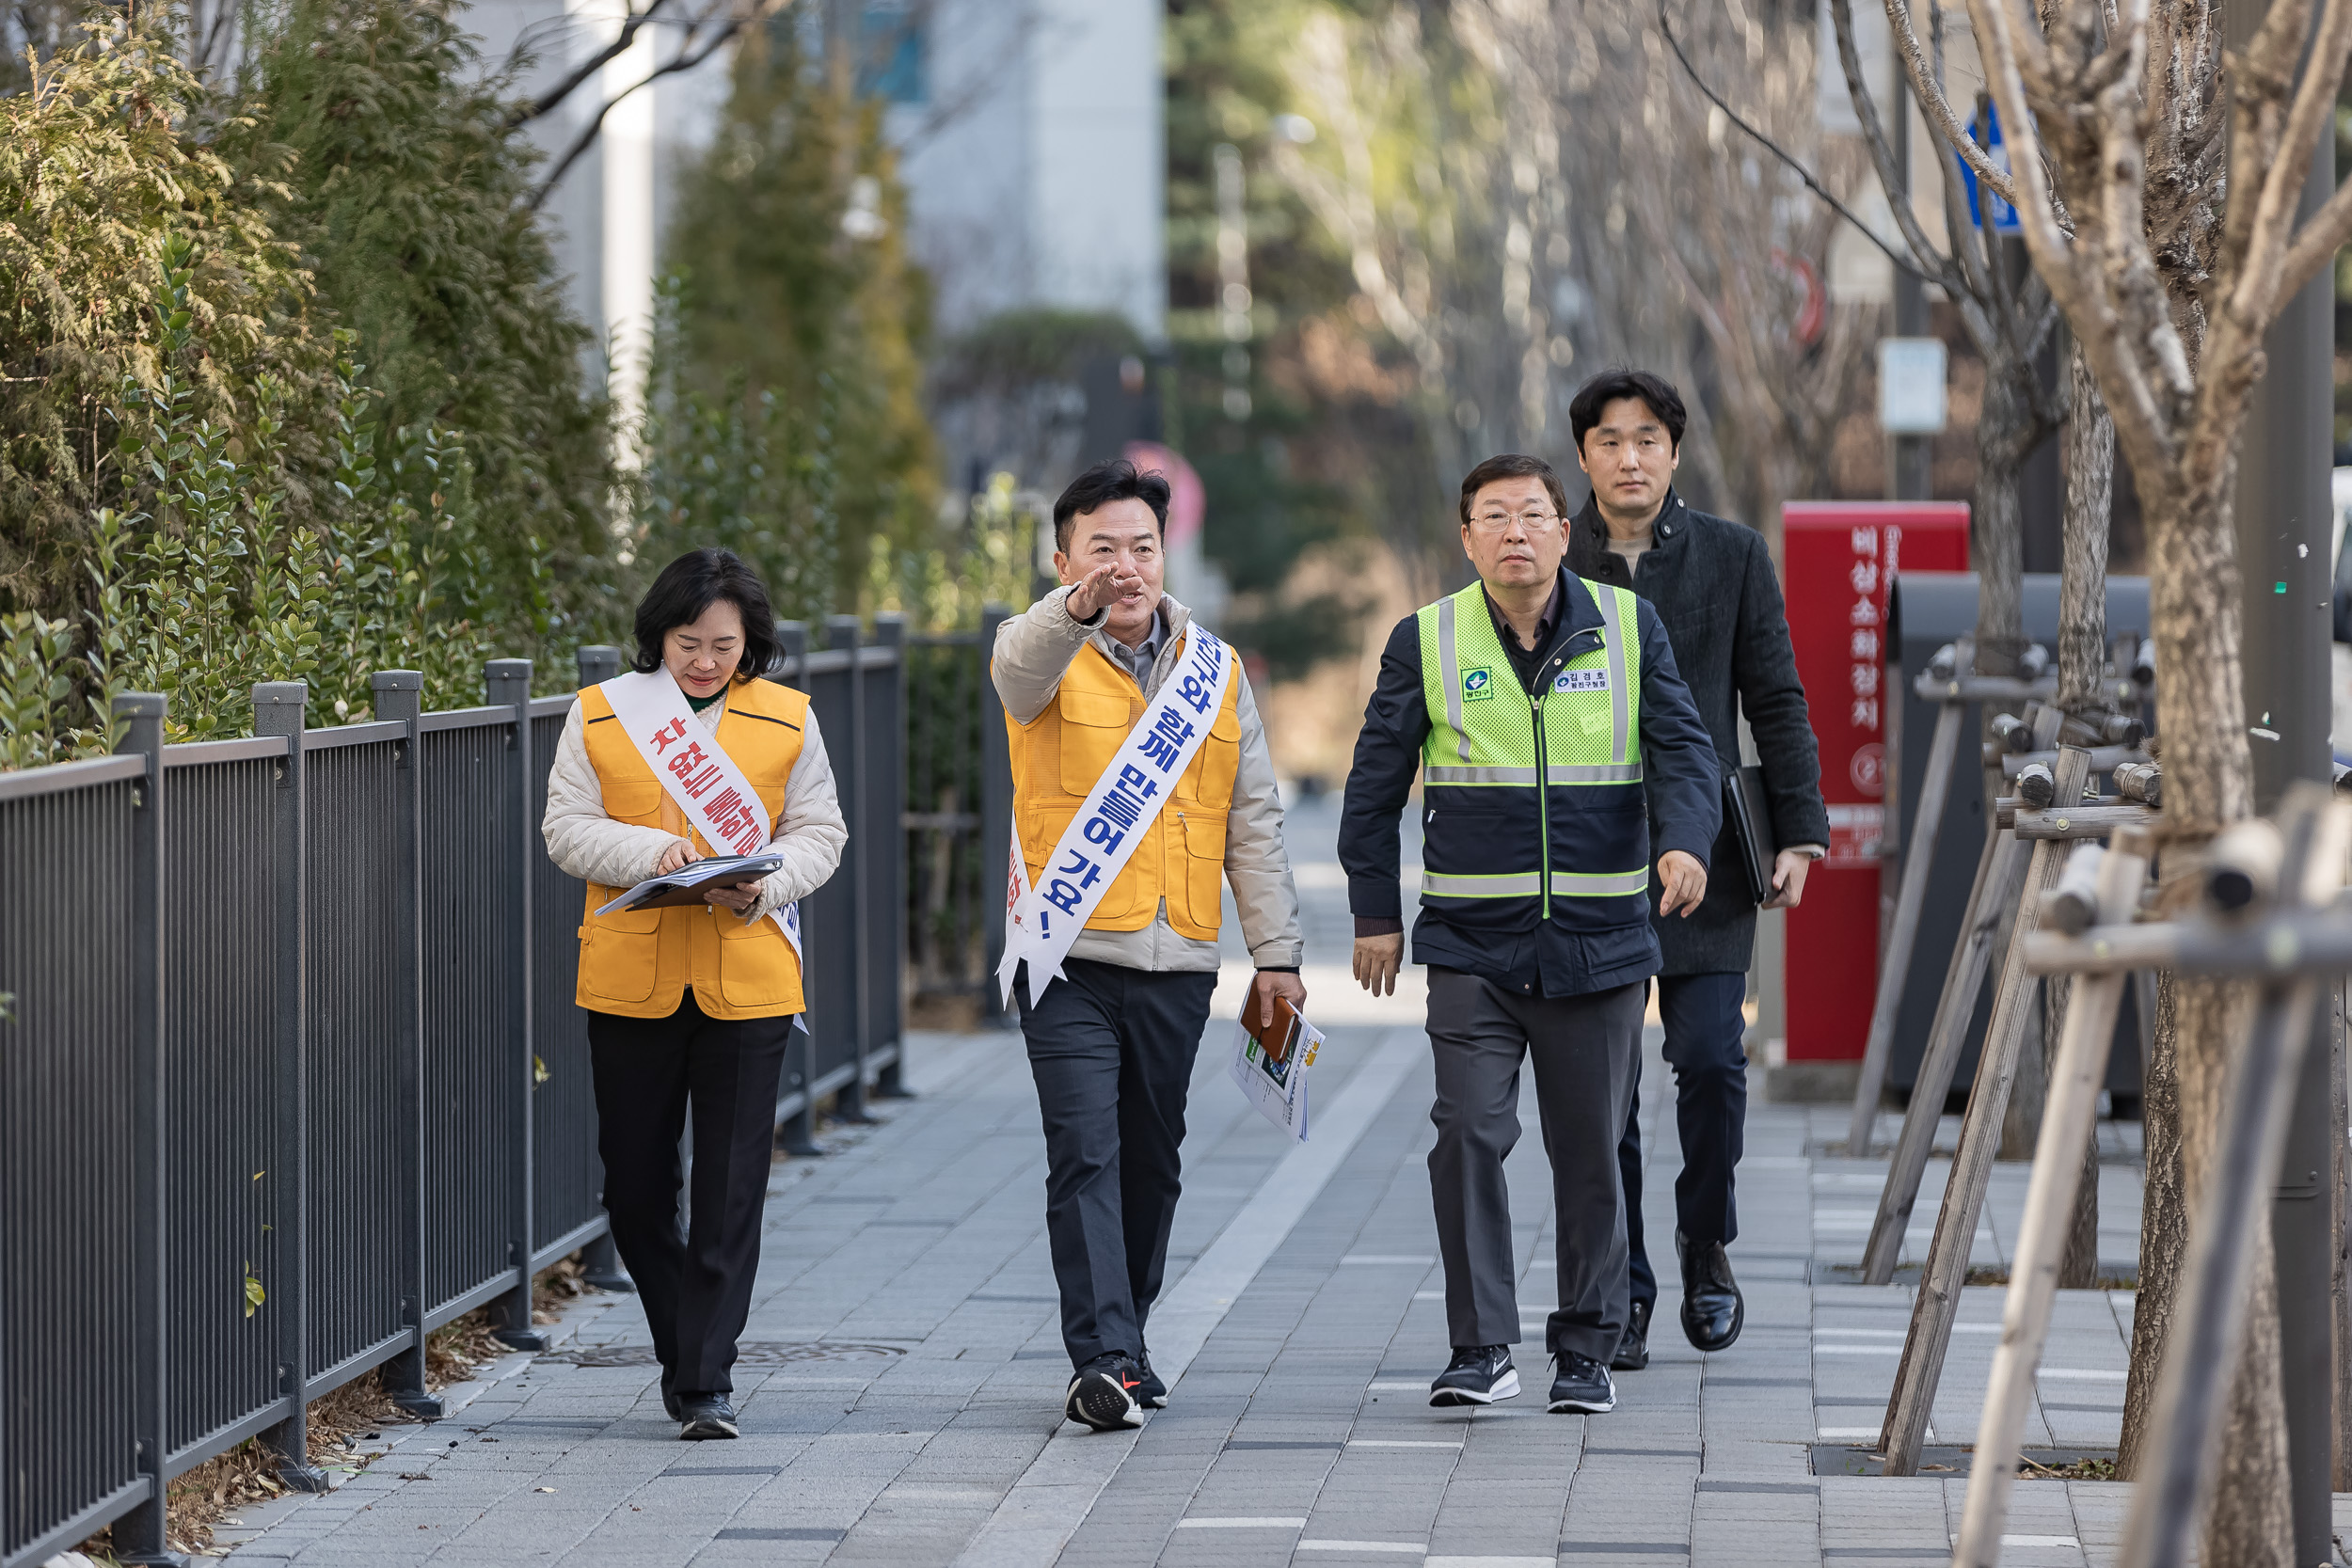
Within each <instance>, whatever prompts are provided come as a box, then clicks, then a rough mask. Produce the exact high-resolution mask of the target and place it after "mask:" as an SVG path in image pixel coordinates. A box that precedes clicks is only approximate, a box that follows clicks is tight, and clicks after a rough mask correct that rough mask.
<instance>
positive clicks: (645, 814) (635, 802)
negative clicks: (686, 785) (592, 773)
mask: <svg viewBox="0 0 2352 1568" xmlns="http://www.w3.org/2000/svg"><path fill="white" fill-rule="evenodd" d="M596 787H597V789H598V791H599V792H600V793H601V794H602V795H603V797H604V815H605V816H609V817H611V818H612V820H613V821H615V822H628V823H634V824H636V825H639V826H645V825H649V824H654V823H658V822H659V821H660V816H661V800H662V795H661V786H660V784H656V783H655V782H654V781H653V780H651V779H599V780H597V781H596ZM613 891H614V892H616V893H617V892H620V891H621V890H620V889H617V888H616V889H614V890H613Z"/></svg>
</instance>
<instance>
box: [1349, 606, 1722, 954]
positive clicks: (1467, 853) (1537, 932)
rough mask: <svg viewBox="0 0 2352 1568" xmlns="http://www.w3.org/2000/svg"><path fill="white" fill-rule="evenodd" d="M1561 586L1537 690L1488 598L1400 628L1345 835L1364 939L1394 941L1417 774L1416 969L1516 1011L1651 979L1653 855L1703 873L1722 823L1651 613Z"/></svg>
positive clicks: (1689, 710)
mask: <svg viewBox="0 0 2352 1568" xmlns="http://www.w3.org/2000/svg"><path fill="white" fill-rule="evenodd" d="M1561 589H1562V606H1563V608H1562V611H1561V616H1560V620H1561V625H1560V626H1559V627H1558V629H1557V630H1556V632H1555V633H1554V635H1553V639H1552V642H1551V645H1550V646H1549V648H1547V649H1546V650H1544V654H1543V657H1542V658H1541V659H1540V660H1538V661H1536V662H1534V664H1533V665H1532V666H1531V667H1530V678H1527V679H1522V678H1521V677H1520V675H1519V673H1518V671H1517V670H1516V669H1515V668H1514V661H1513V660H1512V659H1511V657H1509V652H1508V650H1507V648H1506V646H1505V644H1504V643H1503V641H1502V639H1503V638H1504V637H1506V636H1508V635H1509V632H1508V630H1507V628H1505V627H1504V626H1502V624H1501V623H1500V620H1499V618H1498V617H1497V616H1496V614H1495V613H1494V611H1493V609H1492V607H1491V603H1490V601H1489V600H1488V599H1487V596H1486V590H1485V589H1484V587H1482V586H1481V585H1480V584H1478V583H1472V584H1470V586H1469V587H1468V588H1465V589H1463V590H1462V591H1461V592H1460V593H1457V594H1451V595H1449V596H1448V597H1446V598H1444V599H1440V600H1438V602H1437V603H1435V604H1432V605H1427V606H1424V607H1423V608H1422V609H1421V610H1419V611H1417V612H1416V613H1415V614H1413V615H1411V616H1409V617H1407V618H1406V620H1405V621H1403V622H1402V623H1400V624H1399V626H1397V628H1396V630H1395V632H1394V633H1392V634H1391V637H1390V640H1389V645H1388V648H1387V651H1386V652H1385V653H1384V655H1383V656H1382V659H1381V670H1380V677H1379V682H1378V686H1377V687H1376V689H1375V692H1374V694H1373V698H1372V701H1371V703H1370V704H1369V705H1368V706H1367V707H1366V710H1365V715H1364V727H1363V730H1362V732H1361V733H1360V734H1359V737H1358V740H1357V747H1356V761H1355V766H1354V768H1352V769H1351V771H1350V772H1349V775H1348V784H1347V800H1346V805H1345V810H1344V814H1343V822H1342V827H1341V836H1340V861H1341V864H1342V866H1343V868H1344V869H1345V871H1346V872H1347V875H1348V890H1349V904H1350V908H1351V910H1352V911H1353V912H1354V913H1355V915H1356V916H1357V917H1358V922H1359V934H1371V930H1373V929H1389V930H1394V929H1399V928H1401V910H1402V902H1403V901H1402V897H1401V892H1400V889H1399V885H1398V869H1399V857H1398V848H1397V821H1398V813H1399V812H1400V811H1401V810H1402V809H1403V807H1404V805H1405V804H1406V799H1407V796H1408V794H1409V791H1410V789H1411V785H1412V782H1413V777H1414V773H1415V771H1416V769H1417V768H1418V770H1419V772H1420V775H1421V782H1422V812H1421V825H1422V875H1421V881H1420V888H1419V891H1420V894H1421V900H1422V915H1421V919H1420V921H1419V922H1418V923H1417V924H1416V926H1415V927H1414V933H1413V958H1414V960H1415V961H1416V962H1420V963H1428V964H1438V965H1441V966H1443V967H1446V968H1449V969H1460V970H1464V971H1466V972H1468V973H1470V974H1479V975H1481V976H1483V977H1485V978H1486V979H1489V980H1492V981H1494V982H1495V983H1496V984H1498V985H1501V986H1503V987H1504V988H1505V989H1507V990H1512V991H1515V992H1518V993H1519V994H1521V995H1544V996H1575V995H1581V994H1584V993H1586V992H1589V991H1594V990H1606V989H1609V988H1611V987H1613V986H1618V985H1623V984H1626V983H1628V982H1629V981H1632V980H1638V979H1642V978H1645V976H1647V975H1649V974H1655V973H1656V972H1657V969H1658V966H1659V948H1658V942H1657V938H1656V936H1655V934H1654V933H1653V932H1652V931H1651V928H1650V923H1649V909H1648V899H1647V897H1646V894H1647V890H1648V886H1649V872H1650V865H1651V863H1652V861H1653V858H1654V854H1653V838H1654V839H1655V845H1654V850H1655V853H1656V854H1663V853H1665V852H1666V851H1668V850H1672V849H1680V850H1683V851H1685V852H1687V853H1689V854H1691V855H1692V856H1694V857H1696V858H1697V859H1698V860H1699V862H1700V863H1702V864H1704V863H1707V860H1708V850H1709V848H1710V847H1712V845H1713V843H1714V840H1715V837H1716V833H1717V831H1718V828H1719V826H1720V819H1721V805H1720V788H1721V780H1720V777H1719V774H1718V768H1717V763H1716V759H1715V755H1714V748H1713V745H1712V742H1711V741H1710V740H1709V739H1708V735H1707V731H1706V728H1705V726H1704V725H1703V724H1701V722H1700V721H1699V717H1698V712H1697V709H1696V707H1695V706H1694V705H1692V701H1691V696H1690V692H1689V691H1688V689H1685V688H1684V686H1683V684H1682V681H1681V679H1680V677H1679V676H1678V675H1677V673H1676V671H1675V666H1674V654H1673V650H1672V648H1671V647H1669V646H1668V644H1667V641H1666V637H1665V632H1664V629H1663V627H1662V626H1661V625H1660V623H1659V620H1658V616H1657V612H1656V610H1653V609H1652V608H1651V607H1650V606H1649V605H1648V604H1646V603H1645V602H1644V601H1642V600H1641V599H1639V598H1637V597H1636V596H1635V595H1634V594H1632V593H1630V592H1629V591H1627V590H1625V589H1622V588H1614V587H1609V586H1605V585H1601V584H1597V583H1591V582H1587V581H1586V580H1584V579H1583V578H1578V577H1575V576H1573V575H1572V574H1568V573H1565V572H1563V573H1562V584H1561ZM1653 826H1654V828H1655V832H1654V833H1653Z"/></svg>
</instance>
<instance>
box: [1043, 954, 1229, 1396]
mask: <svg viewBox="0 0 2352 1568" xmlns="http://www.w3.org/2000/svg"><path fill="white" fill-rule="evenodd" d="M1062 973H1063V974H1064V975H1066V976H1067V978H1065V979H1061V980H1056V981H1053V982H1052V983H1051V984H1049V985H1047V986H1046V988H1045V992H1044V994H1043V995H1042V996H1040V997H1038V998H1037V999H1036V1000H1035V1001H1031V1000H1030V993H1029V986H1030V980H1029V977H1028V976H1029V972H1028V969H1027V967H1026V966H1024V967H1023V969H1022V972H1021V977H1020V984H1019V985H1018V986H1017V987H1016V988H1015V989H1014V992H1013V995H1014V997H1015V999H1016V1000H1018V1001H1019V1003H1020V1004H1021V1033H1022V1035H1023V1036H1024V1037H1025V1038H1026V1040H1027V1041H1028V1047H1029V1070H1030V1071H1031V1072H1032V1073H1033V1074H1035V1076H1036V1078H1037V1102H1038V1109H1039V1110H1040V1111H1041V1112H1042V1113H1043V1115H1044V1119H1045V1237H1046V1241H1047V1243H1048V1244H1049V1245H1050V1247H1051V1248H1052V1251H1053V1255H1054V1279H1055V1282H1056V1283H1057V1285H1058V1286H1059V1287H1060V1289H1061V1338H1062V1344H1063V1346H1064V1347H1065V1348H1067V1349H1068V1350H1069V1352H1070V1361H1071V1365H1073V1366H1084V1365H1085V1364H1086V1363H1087V1362H1089V1361H1091V1360H1092V1359H1094V1357H1096V1356H1098V1355H1103V1354H1109V1353H1110V1352H1113V1351H1118V1352H1122V1353H1124V1354H1128V1355H1138V1354H1142V1351H1143V1324H1144V1320H1145V1319H1146V1318H1148V1317H1150V1316H1151V1313H1152V1303H1153V1302H1154V1301H1156V1300H1158V1299H1159V1294H1160V1278H1161V1275H1162V1273H1163V1272H1164V1271H1165V1269H1166V1267H1167V1264H1168V1229H1169V1227H1171V1226H1173V1225H1174V1224H1175V1223H1176V1199H1177V1196H1178V1195H1179V1194H1181V1193H1182V1192H1183V1190H1184V1185H1183V1181H1182V1180H1181V1177H1182V1165H1181V1164H1180V1162H1179V1160H1178V1157H1177V1150H1178V1148H1180V1147H1181V1146H1182V1145H1183V1143H1184V1096H1185V1092H1186V1090H1188V1089H1189V1088H1190V1087H1191V1085H1192V1061H1193V1057H1194V1055H1195V1054H1196V1053H1198V1052H1199V1051H1200V1032H1201V1030H1202V1029H1204V1028H1206V1027H1207V1026H1208V1022H1209V998H1210V996H1211V994H1212V993H1213V992H1215V991H1216V975H1215V974H1149V973H1147V972H1145V971H1143V970H1140V969H1128V968H1125V967H1123V966H1121V965H1119V964H1106V963H1094V962H1090V961H1089V960H1087V959H1085V958H1065V959H1064V960H1063V961H1062Z"/></svg>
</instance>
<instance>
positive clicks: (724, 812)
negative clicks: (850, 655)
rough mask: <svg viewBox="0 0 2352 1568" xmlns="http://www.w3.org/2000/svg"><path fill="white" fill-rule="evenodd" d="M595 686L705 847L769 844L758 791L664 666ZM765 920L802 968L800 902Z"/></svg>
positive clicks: (733, 850) (731, 850)
mask: <svg viewBox="0 0 2352 1568" xmlns="http://www.w3.org/2000/svg"><path fill="white" fill-rule="evenodd" d="M597 690H599V691H601V692H603V693H604V700H605V701H606V702H608V703H611V704H612V715H613V717H614V718H616V719H618V720H619V721H621V731H622V733H623V734H625V735H627V736H628V739H629V744H630V745H632V746H634V747H636V748H637V754H638V755H639V756H641V757H644V759H645V766H646V767H648V768H652V769H653V776H654V779H655V780H656V782H658V783H659V784H660V785H661V787H662V788H663V789H664V790H666V791H667V792H668V793H669V797H670V799H671V800H673V801H675V802H676V804H677V809H678V810H679V811H680V812H682V813H684V814H685V816H686V820H687V822H688V823H689V824H691V828H692V830H693V832H695V833H696V834H697V835H698V836H699V837H700V838H701V839H702V846H701V847H702V848H703V850H704V851H705V852H707V853H717V854H735V855H756V854H757V853H759V851H760V850H762V849H764V848H766V847H768V841H769V840H770V839H771V838H773V837H774V836H775V834H774V832H773V829H772V825H771V823H770V822H769V820H768V808H767V807H766V806H764V805H762V804H761V803H760V800H759V791H758V790H756V789H755V788H754V787H752V781H751V780H750V779H748V778H746V777H744V775H743V769H742V768H739V767H737V766H736V764H735V759H734V758H733V757H731V756H729V755H727V753H726V748H724V747H723V746H721V745H720V744H719V737H718V736H716V735H713V734H711V733H710V732H709V731H707V730H706V729H704V728H703V726H702V721H700V720H698V719H696V718H695V717H694V710H693V709H692V708H691V707H690V706H688V705H687V702H686V693H685V692H683V691H681V690H679V689H678V684H677V680H676V678H675V677H674V676H673V675H672V674H671V673H670V672H669V671H668V670H666V669H662V670H656V671H654V672H653V673H651V674H645V675H640V674H627V675H615V676H614V677H612V679H611V680H609V681H606V682H605V683H604V684H603V685H601V686H599V687H598V688H597ZM689 736H691V739H690V738H689ZM769 918H770V919H771V920H773V921H774V922H775V923H776V929H777V930H779V931H782V932H783V933H784V940H785V941H787V942H790V943H791V944H792V957H793V958H794V960H795V961H798V962H801V963H803V966H804V967H805V959H804V958H803V954H802V952H801V906H800V904H799V902H798V901H797V900H796V901H795V902H793V903H789V904H786V905H783V906H781V907H779V908H778V909H777V910H776V911H774V912H773V913H772V914H771V915H770V916H769Z"/></svg>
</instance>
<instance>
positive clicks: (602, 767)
mask: <svg viewBox="0 0 2352 1568" xmlns="http://www.w3.org/2000/svg"><path fill="white" fill-rule="evenodd" d="M726 703H727V707H726V713H725V715H724V716H723V718H721V719H720V721H719V730H718V741H719V744H720V745H721V746H722V747H723V748H724V749H725V751H726V753H727V755H729V756H731V757H733V758H734V759H735V764H736V766H737V767H739V768H741V769H742V770H743V775H744V777H746V778H748V779H750V780H751V782H752V785H753V787H754V788H755V789H757V790H758V791H759V800H760V804H761V805H763V806H765V807H766V808H767V809H768V820H769V821H770V822H771V823H774V824H776V825H778V826H781V825H782V823H783V820H784V791H785V786H786V784H788V783H789V782H790V781H791V778H792V765H793V764H794V763H796V762H798V761H799V760H800V755H801V735H802V727H803V725H804V724H805V723H806V722H807V716H808V698H807V697H806V696H805V695H804V694H803V693H801V692H798V691H795V690H793V689H791V688H790V687H786V686H778V685H777V684H776V683H774V682H773V681H765V680H753V681H739V682H737V683H735V684H734V685H732V686H730V687H728V688H727V696H726ZM580 716H581V718H582V719H583V720H585V721H586V724H587V737H588V760H589V762H590V763H591V764H592V765H593V766H594V767H595V768H596V784H597V785H598V786H599V787H600V788H601V789H602V790H603V791H604V812H605V815H606V816H610V817H611V818H612V820H613V821H615V822H628V823H631V824H633V825H635V826H638V827H644V828H660V829H661V830H663V831H664V832H672V833H676V834H678V835H679V836H680V837H684V836H686V832H687V829H686V818H685V814H684V813H682V812H680V811H679V810H678V808H677V804H676V802H675V801H674V800H671V799H670V795H669V792H668V791H667V790H665V789H663V788H662V787H661V785H660V782H659V781H658V780H656V779H655V778H654V776H653V769H652V768H648V767H647V766H645V759H644V756H642V755H641V754H640V753H639V752H638V750H637V748H636V746H635V745H634V744H632V743H631V742H630V740H629V738H628V736H626V735H624V734H622V733H621V726H620V724H619V722H618V721H615V720H614V718H613V716H612V704H611V703H608V702H606V701H605V699H604V693H603V692H602V691H600V690H598V689H596V688H595V687H593V686H592V687H590V688H588V689H586V690H584V691H582V692H581V693H580ZM693 843H694V852H695V853H696V854H698V855H707V854H710V853H711V852H712V850H711V847H710V846H709V845H707V844H706V843H704V842H703V840H702V839H701V837H700V836H699V835H697V836H696V837H695V838H694V840H693ZM625 891H626V890H625V889H622V888H613V887H605V886H603V885H602V884H601V883H597V882H590V883H589V884H588V902H587V912H586V913H585V914H583V915H582V916H581V918H580V987H579V990H578V992H577V993H576V997H575V999H576V1000H577V1001H578V1002H579V1004H580V1006H582V1007H585V1008H587V1009H588V1010H589V1011H590V1012H596V1013H615V1014H618V1015H619V1016H621V1017H623V1018H667V1017H669V1016H670V1015H671V1014H672V1013H674V1012H675V1011H677V1007H678V1003H679V1001H680V1000H681V999H682V998H683V997H684V996H685V994H686V989H687V988H688V987H689V986H691V987H692V988H693V990H694V1005H695V1006H698V1007H700V1008H701V1009H702V1010H703V1011H704V1012H705V1013H707V1014H708V1015H709V1016H710V1017H712V1018H729V1019H733V1018H777V1017H782V1016H785V1015H787V1014H791V1013H797V1012H800V1011H802V1010H803V1003H802V997H801V964H800V960H799V959H798V958H794V957H793V954H792V944H791V943H790V942H787V941H786V940H785V936H784V933H783V932H782V931H781V930H779V929H777V927H776V923H775V922H774V921H772V920H760V921H755V922H754V923H752V924H750V925H746V924H745V923H744V921H743V917H742V916H740V915H739V914H737V913H736V912H735V911H733V910H720V909H716V908H714V907H713V906H711V905H708V904H693V905H682V906H680V907H678V908H675V909H667V910H626V911H614V912H612V913H611V914H607V915H599V914H597V913H596V910H597V908H598V907H599V906H601V905H604V904H608V903H611V902H612V900H613V899H614V898H616V897H618V896H619V895H621V894H622V893H623V892H625Z"/></svg>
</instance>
